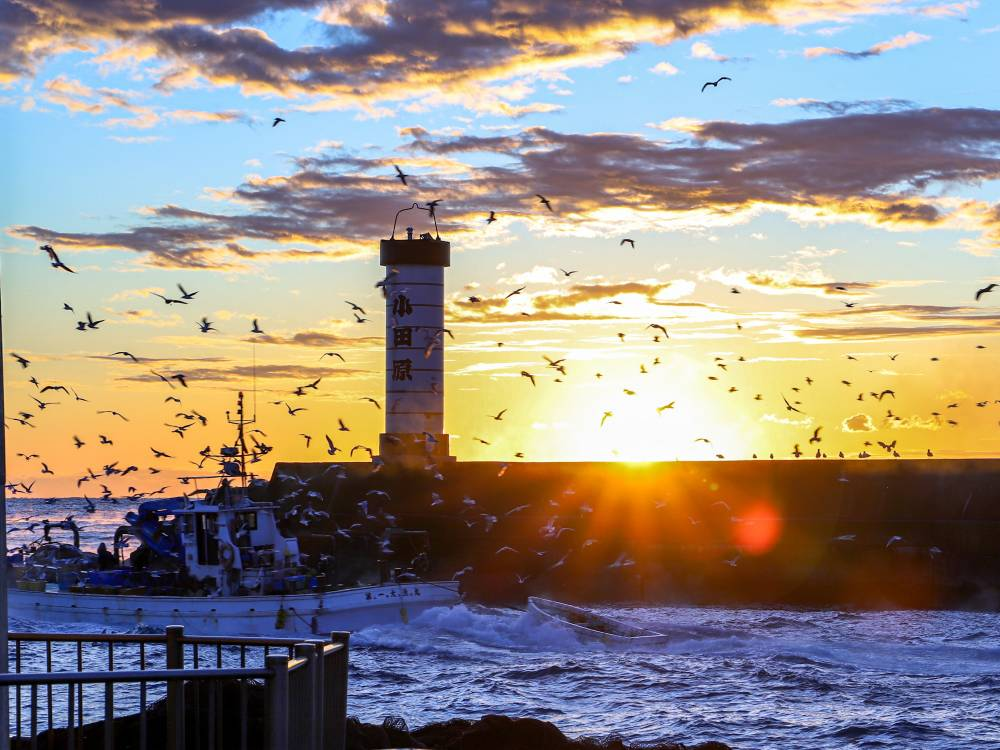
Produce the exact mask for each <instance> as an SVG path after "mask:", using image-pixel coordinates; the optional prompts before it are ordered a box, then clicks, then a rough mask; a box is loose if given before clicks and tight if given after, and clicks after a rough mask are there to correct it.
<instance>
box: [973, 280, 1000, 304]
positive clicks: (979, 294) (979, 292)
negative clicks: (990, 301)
mask: <svg viewBox="0 0 1000 750" xmlns="http://www.w3.org/2000/svg"><path fill="white" fill-rule="evenodd" d="M998 286H1000V284H988V285H987V286H984V287H983V288H982V289H979V290H977V291H976V302H979V298H980V297H982V296H983V295H984V294H987V293H989V292H992V291H993V290H994V289H996V288H997V287H998Z"/></svg>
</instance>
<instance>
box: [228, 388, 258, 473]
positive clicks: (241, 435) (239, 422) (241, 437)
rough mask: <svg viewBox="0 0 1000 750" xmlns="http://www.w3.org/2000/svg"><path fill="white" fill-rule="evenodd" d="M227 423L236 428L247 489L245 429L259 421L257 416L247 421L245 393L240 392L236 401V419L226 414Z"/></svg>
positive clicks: (237, 447)
mask: <svg viewBox="0 0 1000 750" xmlns="http://www.w3.org/2000/svg"><path fill="white" fill-rule="evenodd" d="M226 421H227V422H229V424H231V425H234V426H235V427H236V449H237V450H238V451H239V457H240V478H241V480H242V482H243V486H244V487H246V480H247V453H249V451H248V450H247V439H246V433H245V430H244V427H245V426H246V425H248V424H253V423H254V422H256V421H257V415H256V414H254V416H253V417H252V418H251V419H247V418H246V416H245V415H244V412H243V391H240V392H239V396H238V397H237V399H236V419H233V418H232V417H231V415H230V413H229V412H228V411H227V412H226Z"/></svg>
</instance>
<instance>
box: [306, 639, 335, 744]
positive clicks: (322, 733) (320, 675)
mask: <svg viewBox="0 0 1000 750" xmlns="http://www.w3.org/2000/svg"><path fill="white" fill-rule="evenodd" d="M309 642H310V643H311V644H312V645H313V647H314V648H315V649H316V661H315V662H314V665H315V669H314V670H313V671H314V673H315V675H316V681H315V682H314V683H313V696H314V697H315V699H316V703H315V705H316V710H315V712H314V713H313V721H314V722H315V724H316V747H317V748H321V749H322V750H325V745H324V743H325V742H326V703H325V701H326V690H325V688H324V685H326V647H327V646H328V645H330V644H329V643H327V642H326V641H309Z"/></svg>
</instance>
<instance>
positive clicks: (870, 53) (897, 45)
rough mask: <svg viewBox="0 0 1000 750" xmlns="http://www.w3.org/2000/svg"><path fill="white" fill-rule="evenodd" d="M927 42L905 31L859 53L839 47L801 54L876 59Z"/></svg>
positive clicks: (818, 48) (913, 33)
mask: <svg viewBox="0 0 1000 750" xmlns="http://www.w3.org/2000/svg"><path fill="white" fill-rule="evenodd" d="M928 41H930V37H929V36H927V35H926V34H918V33H917V32H915V31H907V32H906V33H905V34H900V35H899V36H894V37H893V38H892V39H889V40H888V41H885V42H879V43H878V44H873V45H872V46H871V47H869V48H868V49H865V50H861V51H860V52H850V51H848V50H845V49H841V48H840V47H809V48H808V49H806V50H805V51H804V52H803V54H804V55H805V56H806V57H807V58H810V59H812V58H815V57H825V56H827V55H832V56H835V57H846V58H848V59H849V60H864V59H865V58H866V57H877V56H879V55H881V54H883V53H885V52H888V51H889V50H894V49H904V48H906V47H912V46H913V45H914V44H920V43H922V42H928Z"/></svg>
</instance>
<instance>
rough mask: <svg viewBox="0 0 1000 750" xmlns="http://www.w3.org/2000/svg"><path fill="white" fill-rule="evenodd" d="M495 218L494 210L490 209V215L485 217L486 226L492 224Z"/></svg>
mask: <svg viewBox="0 0 1000 750" xmlns="http://www.w3.org/2000/svg"><path fill="white" fill-rule="evenodd" d="M496 220H497V213H496V211H490V215H489V216H487V217H486V224H487V226H488V225H490V224H492V223H493V222H494V221H496Z"/></svg>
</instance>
